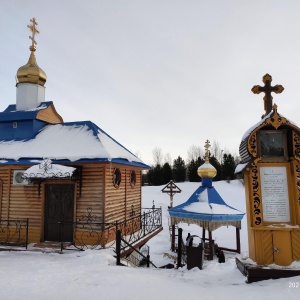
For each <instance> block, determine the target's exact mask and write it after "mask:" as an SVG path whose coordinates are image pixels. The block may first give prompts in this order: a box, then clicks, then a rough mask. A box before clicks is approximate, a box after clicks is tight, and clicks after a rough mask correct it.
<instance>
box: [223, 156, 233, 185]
mask: <svg viewBox="0 0 300 300" xmlns="http://www.w3.org/2000/svg"><path fill="white" fill-rule="evenodd" d="M234 171H235V162H234V157H233V156H232V155H231V154H226V153H225V154H224V155H223V163H222V179H223V180H228V181H229V180H232V179H235V174H234Z"/></svg>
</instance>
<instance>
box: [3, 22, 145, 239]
mask: <svg viewBox="0 0 300 300" xmlns="http://www.w3.org/2000/svg"><path fill="white" fill-rule="evenodd" d="M30 22H31V23H30V25H28V28H29V29H30V31H31V36H30V39H31V42H32V43H31V46H30V48H29V49H30V56H29V60H28V62H27V63H26V64H25V65H24V66H21V67H20V68H19V69H18V70H17V74H16V80H17V83H16V103H12V104H11V105H9V106H8V107H7V108H6V109H5V110H4V111H3V112H0V221H1V223H0V226H1V229H2V230H0V242H1V241H2V242H3V241H6V242H14V240H15V239H17V238H18V237H17V236H14V237H12V236H11V235H10V236H9V239H10V240H8V238H7V236H8V235H9V231H10V229H11V227H12V226H13V225H12V224H13V222H14V220H20V219H25V220H27V223H28V224H27V225H28V226H27V228H28V232H27V235H28V236H27V241H28V243H38V242H43V241H60V240H61V239H62V238H63V240H64V241H68V242H70V243H72V242H74V241H75V239H78V236H79V235H81V236H83V235H82V232H84V231H85V229H84V228H79V225H78V224H77V225H76V222H77V221H78V220H79V221H80V220H82V219H85V220H87V221H88V222H91V221H94V222H96V220H97V222H101V224H102V228H96V229H95V228H93V230H94V231H96V230H100V229H101V230H104V231H105V229H106V227H105V226H106V225H105V224H111V223H114V222H123V224H126V221H128V220H129V219H130V218H131V217H133V216H138V215H140V214H141V185H142V171H143V170H145V169H148V168H149V166H147V165H146V164H144V163H143V162H142V161H141V160H140V159H139V158H138V157H137V156H135V155H134V154H133V153H131V152H130V151H129V150H128V149H126V148H125V147H124V146H122V145H121V144H120V143H118V142H117V141H116V140H115V139H113V138H112V137H111V136H110V135H108V134H107V133H106V132H105V131H104V130H102V129H101V128H99V127H98V126H97V125H96V124H94V123H92V122H91V121H79V122H76V121H75V122H64V121H63V118H62V116H61V115H60V114H59V113H58V112H57V111H56V109H55V106H54V103H53V102H52V101H45V83H46V80H47V76H46V73H45V72H44V71H43V70H42V69H41V68H40V67H39V66H38V64H37V60H36V56H35V53H36V44H37V42H36V35H37V34H38V33H39V31H38V30H37V22H36V20H35V18H33V19H31V20H30ZM5 221H6V223H5ZM88 222H87V223H88ZM4 224H6V225H4ZM61 224H63V226H62V225H61ZM124 226H125V225H124ZM4 227H5V230H4V229H3V228H4ZM62 227H63V228H62ZM123 229H124V228H123ZM134 230H137V229H134ZM94 231H93V232H94ZM127 233H128V232H127ZM129 233H130V232H129ZM18 234H19V235H20V234H22V232H20V231H19V232H18ZM62 236H63V237H62ZM85 236H86V237H87V236H88V234H86V235H85ZM94 236H95V235H94ZM91 237H93V236H92V235H90V238H91ZM113 238H114V237H113V236H112V237H111V239H113ZM108 240H109V239H106V241H108ZM98 242H99V241H98ZM85 243H88V242H87V241H85Z"/></svg>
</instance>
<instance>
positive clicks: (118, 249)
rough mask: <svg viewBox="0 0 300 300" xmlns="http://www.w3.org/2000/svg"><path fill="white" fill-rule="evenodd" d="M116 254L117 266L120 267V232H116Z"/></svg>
mask: <svg viewBox="0 0 300 300" xmlns="http://www.w3.org/2000/svg"><path fill="white" fill-rule="evenodd" d="M116 254H117V266H120V265H121V230H117V233H116Z"/></svg>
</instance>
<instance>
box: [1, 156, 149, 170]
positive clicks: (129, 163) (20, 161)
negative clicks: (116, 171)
mask: <svg viewBox="0 0 300 300" xmlns="http://www.w3.org/2000/svg"><path fill="white" fill-rule="evenodd" d="M43 160H44V158H43V157H30V158H29V157H23V158H20V159H18V160H14V159H0V165H35V164H37V163H39V162H41V161H43ZM51 161H52V163H54V164H56V163H59V164H63V163H65V164H71V163H72V164H76V163H93V162H100V163H101V162H103V163H105V162H106V163H117V164H122V165H127V166H134V167H139V168H143V169H150V166H148V165H146V164H144V163H140V162H136V161H128V160H127V159H122V158H113V159H107V158H85V159H79V160H76V161H71V160H69V159H51Z"/></svg>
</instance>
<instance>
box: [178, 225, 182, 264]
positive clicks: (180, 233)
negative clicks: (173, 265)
mask: <svg viewBox="0 0 300 300" xmlns="http://www.w3.org/2000/svg"><path fill="white" fill-rule="evenodd" d="M181 243H182V228H178V241H177V244H178V249H177V254H178V256H177V266H178V268H179V267H181V256H182V246H181Z"/></svg>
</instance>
